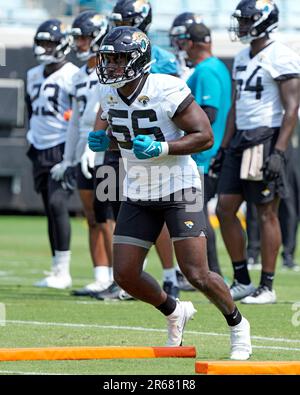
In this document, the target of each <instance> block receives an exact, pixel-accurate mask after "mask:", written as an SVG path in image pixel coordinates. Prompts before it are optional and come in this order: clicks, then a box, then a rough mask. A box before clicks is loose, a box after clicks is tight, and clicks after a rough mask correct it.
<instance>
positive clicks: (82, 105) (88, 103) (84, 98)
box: [73, 66, 100, 140]
mask: <svg viewBox="0 0 300 395" xmlns="http://www.w3.org/2000/svg"><path fill="white" fill-rule="evenodd" d="M73 96H74V97H75V98H76V101H77V103H78V110H79V115H80V120H79V130H80V138H84V139H85V140H87V135H88V133H89V132H90V131H91V130H93V128H94V123H95V119H96V115H97V112H98V110H99V107H100V104H99V80H98V77H97V74H96V69H94V70H93V71H92V72H91V73H88V72H87V68H86V66H83V67H81V68H80V70H79V71H78V72H77V73H76V74H75V75H74V76H73Z"/></svg>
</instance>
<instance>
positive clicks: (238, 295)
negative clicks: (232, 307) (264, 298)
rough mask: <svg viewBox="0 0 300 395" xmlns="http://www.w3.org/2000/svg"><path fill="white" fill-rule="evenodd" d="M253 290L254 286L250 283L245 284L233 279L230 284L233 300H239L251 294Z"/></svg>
mask: <svg viewBox="0 0 300 395" xmlns="http://www.w3.org/2000/svg"><path fill="white" fill-rule="evenodd" d="M254 291H255V287H254V285H253V284H252V283H250V284H248V285H245V284H241V283H239V282H238V281H237V280H234V281H233V283H232V285H231V286H230V293H231V296H232V299H233V300H240V299H243V298H245V297H246V296H248V295H250V294H252V293H253V292H254Z"/></svg>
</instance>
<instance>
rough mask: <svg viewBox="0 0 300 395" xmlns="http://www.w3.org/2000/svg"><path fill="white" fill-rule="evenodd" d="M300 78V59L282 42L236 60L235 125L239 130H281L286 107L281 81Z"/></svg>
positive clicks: (244, 53) (242, 54)
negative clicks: (283, 100) (279, 128)
mask: <svg viewBox="0 0 300 395" xmlns="http://www.w3.org/2000/svg"><path fill="white" fill-rule="evenodd" d="M292 77H297V78H299V77H300V57H299V56H298V55H297V54H296V53H295V52H293V51H292V50H291V49H289V48H288V47H286V46H285V45H283V44H281V43H279V42H272V43H271V44H269V45H268V46H267V47H265V48H264V49H263V50H261V51H260V52H259V53H258V54H257V55H255V56H254V57H252V58H251V57H250V48H249V47H248V48H246V49H244V50H242V51H241V52H240V53H239V54H238V55H237V56H236V57H235V60H234V65H233V79H234V80H235V81H236V89H237V92H236V94H237V96H236V125H237V128H238V129H239V130H249V129H256V128H258V127H262V126H266V127H269V128H274V127H280V126H281V122H282V118H283V112H284V110H283V107H282V103H281V99H280V93H279V88H278V81H283V80H285V79H287V78H292Z"/></svg>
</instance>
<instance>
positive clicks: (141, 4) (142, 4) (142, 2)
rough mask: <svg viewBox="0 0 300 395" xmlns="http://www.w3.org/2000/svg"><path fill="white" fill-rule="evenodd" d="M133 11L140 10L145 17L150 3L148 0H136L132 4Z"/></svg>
mask: <svg viewBox="0 0 300 395" xmlns="http://www.w3.org/2000/svg"><path fill="white" fill-rule="evenodd" d="M132 5H133V8H134V11H135V12H140V13H141V14H142V16H143V17H144V18H145V17H146V16H147V15H148V12H149V10H150V4H149V1H148V0H137V1H136V2H135V3H133V4H132Z"/></svg>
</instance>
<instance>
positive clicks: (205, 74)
mask: <svg viewBox="0 0 300 395" xmlns="http://www.w3.org/2000/svg"><path fill="white" fill-rule="evenodd" d="M187 85H188V86H189V88H190V89H191V91H192V94H193V95H194V97H195V100H196V102H197V103H198V104H199V105H200V106H209V107H214V108H215V109H216V110H217V116H216V119H215V121H214V122H213V124H212V130H213V134H214V145H213V146H212V148H210V149H209V150H207V151H204V152H199V153H197V154H193V155H192V157H193V159H194V160H195V162H196V163H197V166H203V167H204V174H207V173H208V170H209V166H210V162H211V159H212V158H213V157H214V156H215V154H216V153H217V151H218V149H219V147H220V145H221V143H222V139H223V136H224V132H225V127H226V120H227V115H228V111H229V109H230V106H231V77H230V73H229V71H228V69H227V67H226V66H225V64H224V63H223V62H222V61H221V60H220V59H218V58H216V57H211V58H207V59H205V60H203V61H202V62H200V63H198V65H197V66H196V67H195V70H194V72H193V74H192V75H191V76H190V78H189V79H188V80H187Z"/></svg>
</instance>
